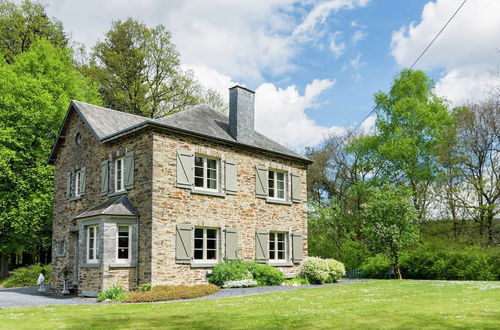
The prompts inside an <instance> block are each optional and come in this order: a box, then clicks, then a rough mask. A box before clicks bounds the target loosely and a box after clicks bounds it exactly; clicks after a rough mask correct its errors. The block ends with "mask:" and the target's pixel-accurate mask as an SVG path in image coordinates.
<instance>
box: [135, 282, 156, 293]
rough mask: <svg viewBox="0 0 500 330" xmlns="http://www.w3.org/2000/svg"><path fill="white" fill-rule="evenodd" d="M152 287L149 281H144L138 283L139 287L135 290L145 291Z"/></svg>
mask: <svg viewBox="0 0 500 330" xmlns="http://www.w3.org/2000/svg"><path fill="white" fill-rule="evenodd" d="M152 288H153V286H152V285H151V283H144V284H141V285H139V287H138V288H137V291H140V292H146V291H151V289H152Z"/></svg>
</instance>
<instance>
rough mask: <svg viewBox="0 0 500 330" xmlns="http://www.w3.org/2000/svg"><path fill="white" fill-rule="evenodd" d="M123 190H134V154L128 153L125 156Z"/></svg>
mask: <svg viewBox="0 0 500 330" xmlns="http://www.w3.org/2000/svg"><path fill="white" fill-rule="evenodd" d="M124 162H125V163H124V165H125V189H132V188H134V167H135V161H134V152H133V151H129V152H127V153H126V154H125V160H124Z"/></svg>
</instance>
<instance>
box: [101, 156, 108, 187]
mask: <svg viewBox="0 0 500 330" xmlns="http://www.w3.org/2000/svg"><path fill="white" fill-rule="evenodd" d="M108 191H109V160H103V161H102V162H101V195H106V194H107V193H108Z"/></svg>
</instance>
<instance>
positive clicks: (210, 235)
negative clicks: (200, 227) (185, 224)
mask: <svg viewBox="0 0 500 330" xmlns="http://www.w3.org/2000/svg"><path fill="white" fill-rule="evenodd" d="M216 237H217V230H215V229H207V238H216Z"/></svg>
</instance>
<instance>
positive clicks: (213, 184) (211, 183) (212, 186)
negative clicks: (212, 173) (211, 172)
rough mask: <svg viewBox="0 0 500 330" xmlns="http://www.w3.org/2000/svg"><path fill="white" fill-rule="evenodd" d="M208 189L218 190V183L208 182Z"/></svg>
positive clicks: (214, 181)
mask: <svg viewBox="0 0 500 330" xmlns="http://www.w3.org/2000/svg"><path fill="white" fill-rule="evenodd" d="M207 188H209V189H217V181H216V180H210V179H208V180H207Z"/></svg>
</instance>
